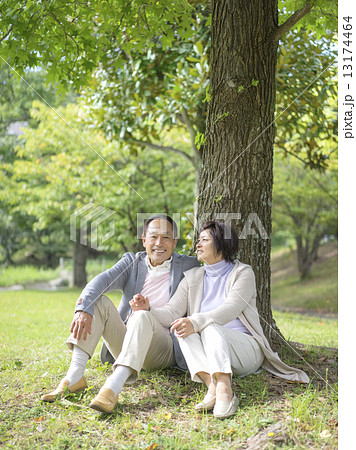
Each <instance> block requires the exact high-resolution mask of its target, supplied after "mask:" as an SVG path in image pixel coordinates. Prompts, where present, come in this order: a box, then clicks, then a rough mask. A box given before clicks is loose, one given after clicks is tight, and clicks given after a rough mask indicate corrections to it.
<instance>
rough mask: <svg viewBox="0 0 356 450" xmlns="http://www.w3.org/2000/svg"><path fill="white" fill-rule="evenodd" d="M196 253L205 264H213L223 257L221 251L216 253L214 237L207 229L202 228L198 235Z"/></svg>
mask: <svg viewBox="0 0 356 450" xmlns="http://www.w3.org/2000/svg"><path fill="white" fill-rule="evenodd" d="M197 255H198V260H199V261H202V262H203V263H205V264H215V263H217V262H219V261H222V260H223V259H224V258H223V256H222V253H221V252H220V253H217V251H216V248H215V244H214V239H213V237H212V236H211V234H210V231H209V230H203V231H202V232H201V233H200V235H199V239H198V243H197Z"/></svg>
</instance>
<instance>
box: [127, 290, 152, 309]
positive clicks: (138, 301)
mask: <svg viewBox="0 0 356 450" xmlns="http://www.w3.org/2000/svg"><path fill="white" fill-rule="evenodd" d="M129 303H130V306H131V308H132V311H148V310H149V309H150V302H149V301H148V297H144V296H143V295H141V294H136V295H134V298H133V299H132V300H130V302H129Z"/></svg>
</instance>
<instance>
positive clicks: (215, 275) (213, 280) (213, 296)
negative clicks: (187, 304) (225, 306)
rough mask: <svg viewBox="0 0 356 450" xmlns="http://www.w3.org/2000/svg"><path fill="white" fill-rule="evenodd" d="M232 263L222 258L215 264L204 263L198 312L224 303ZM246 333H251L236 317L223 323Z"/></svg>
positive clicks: (209, 309) (232, 266)
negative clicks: (201, 294) (201, 293)
mask: <svg viewBox="0 0 356 450" xmlns="http://www.w3.org/2000/svg"><path fill="white" fill-rule="evenodd" d="M233 268H234V264H233V263H231V262H229V261H226V260H225V259H223V260H222V261H219V262H217V263H215V264H210V265H207V264H205V265H204V270H205V275H204V289H203V297H202V301H201V304H200V311H199V312H208V311H212V310H213V309H215V308H217V307H218V306H220V305H221V304H222V303H224V301H225V298H226V293H225V286H226V280H227V278H228V276H229V274H230V272H231V271H232V269H233ZM224 327H227V328H232V329H234V330H237V331H241V332H243V333H246V334H251V333H250V332H249V331H248V330H247V328H246V327H245V326H244V325H243V324H242V323H241V321H240V320H239V319H237V318H235V319H234V320H232V321H231V322H229V323H227V324H225V325H224Z"/></svg>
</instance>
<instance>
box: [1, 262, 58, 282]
mask: <svg viewBox="0 0 356 450" xmlns="http://www.w3.org/2000/svg"><path fill="white" fill-rule="evenodd" d="M58 274H59V271H58V269H41V268H38V267H34V266H9V267H6V268H5V269H0V286H12V285H14V284H27V283H34V282H36V281H49V280H53V279H55V278H57V277H58Z"/></svg>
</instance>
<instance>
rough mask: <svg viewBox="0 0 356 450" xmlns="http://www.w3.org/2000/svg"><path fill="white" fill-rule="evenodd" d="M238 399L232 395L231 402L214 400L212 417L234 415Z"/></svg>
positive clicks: (223, 417)
mask: <svg viewBox="0 0 356 450" xmlns="http://www.w3.org/2000/svg"><path fill="white" fill-rule="evenodd" d="M238 404H239V399H238V398H237V397H236V395H234V396H233V397H232V400H231V402H216V403H215V406H214V411H213V412H214V417H215V418H216V419H225V418H226V417H230V416H232V415H234V414H235V413H236V411H237V406H238Z"/></svg>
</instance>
